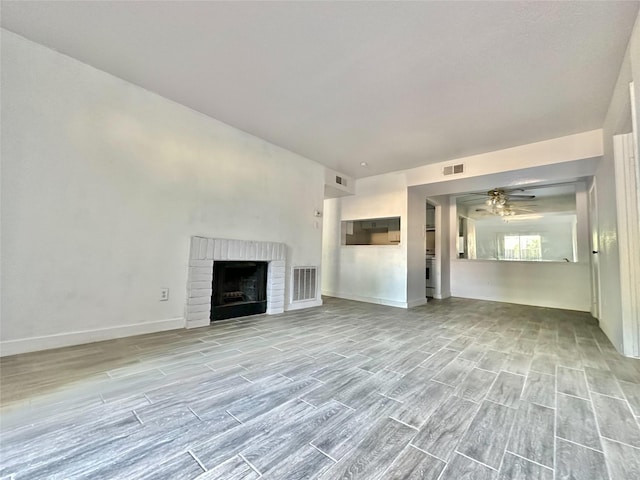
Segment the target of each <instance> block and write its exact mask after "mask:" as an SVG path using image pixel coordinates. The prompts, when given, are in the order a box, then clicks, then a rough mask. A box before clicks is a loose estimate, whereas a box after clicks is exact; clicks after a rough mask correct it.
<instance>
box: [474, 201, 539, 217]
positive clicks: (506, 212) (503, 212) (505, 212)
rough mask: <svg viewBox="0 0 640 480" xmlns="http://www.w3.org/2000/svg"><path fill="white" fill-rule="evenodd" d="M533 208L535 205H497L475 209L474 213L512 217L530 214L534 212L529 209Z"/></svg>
mask: <svg viewBox="0 0 640 480" xmlns="http://www.w3.org/2000/svg"><path fill="white" fill-rule="evenodd" d="M529 207H535V205H527V206H524V205H520V204H517V205H514V204H512V203H505V204H498V205H492V206H489V207H488V208H476V209H475V211H476V213H485V214H487V215H498V216H500V217H511V216H514V215H522V214H528V213H532V212H534V211H535V210H533V209H531V208H529Z"/></svg>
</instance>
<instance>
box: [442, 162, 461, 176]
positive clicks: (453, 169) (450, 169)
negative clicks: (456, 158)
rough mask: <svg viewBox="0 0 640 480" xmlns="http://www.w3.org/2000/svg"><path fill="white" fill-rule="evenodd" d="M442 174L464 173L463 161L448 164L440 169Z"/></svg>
mask: <svg viewBox="0 0 640 480" xmlns="http://www.w3.org/2000/svg"><path fill="white" fill-rule="evenodd" d="M442 173H443V174H444V175H455V174H457V173H464V163H459V164H458V165H448V166H446V167H444V169H443V170H442Z"/></svg>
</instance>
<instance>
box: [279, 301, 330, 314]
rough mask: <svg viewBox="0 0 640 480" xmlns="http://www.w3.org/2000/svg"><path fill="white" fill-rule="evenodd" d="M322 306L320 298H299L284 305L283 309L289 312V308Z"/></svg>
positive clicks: (299, 308)
mask: <svg viewBox="0 0 640 480" xmlns="http://www.w3.org/2000/svg"><path fill="white" fill-rule="evenodd" d="M320 306H322V299H321V298H314V299H313V300H304V301H303V300H300V301H299V302H294V303H290V304H288V305H286V306H285V310H286V311H287V312H290V311H291V310H302V309H303V308H311V307H320Z"/></svg>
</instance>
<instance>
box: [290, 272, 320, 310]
mask: <svg viewBox="0 0 640 480" xmlns="http://www.w3.org/2000/svg"><path fill="white" fill-rule="evenodd" d="M317 276H318V267H294V268H293V288H292V290H293V293H292V299H291V301H292V302H302V301H305V300H315V299H316V279H317Z"/></svg>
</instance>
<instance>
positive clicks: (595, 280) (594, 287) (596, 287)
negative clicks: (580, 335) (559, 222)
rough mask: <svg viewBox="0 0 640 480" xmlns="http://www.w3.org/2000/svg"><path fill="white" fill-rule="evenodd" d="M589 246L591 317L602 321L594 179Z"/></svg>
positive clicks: (591, 195)
mask: <svg viewBox="0 0 640 480" xmlns="http://www.w3.org/2000/svg"><path fill="white" fill-rule="evenodd" d="M588 201H589V231H590V234H591V235H590V239H589V246H590V247H591V259H590V262H589V263H590V265H591V315H592V316H593V317H594V318H597V319H600V305H601V299H600V261H599V257H598V255H599V254H598V249H599V248H600V247H599V245H600V228H599V224H598V190H597V187H596V179H595V178H594V179H593V180H592V182H591V186H590V187H589V194H588Z"/></svg>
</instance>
